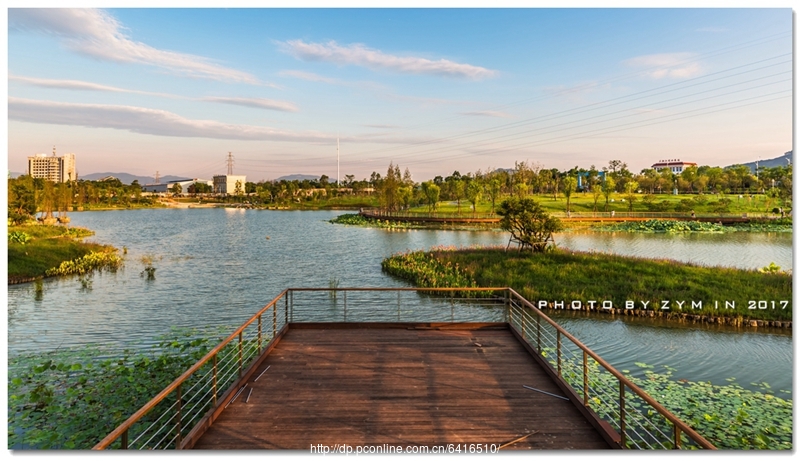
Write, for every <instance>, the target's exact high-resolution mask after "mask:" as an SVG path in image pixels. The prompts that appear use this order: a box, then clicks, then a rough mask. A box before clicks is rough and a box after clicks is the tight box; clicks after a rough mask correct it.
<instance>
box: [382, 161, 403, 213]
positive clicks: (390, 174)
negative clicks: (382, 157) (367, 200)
mask: <svg viewBox="0 0 800 461" xmlns="http://www.w3.org/2000/svg"><path fill="white" fill-rule="evenodd" d="M401 182H402V178H401V176H400V166H399V165H395V164H394V163H393V162H389V169H388V170H387V171H386V177H385V178H383V180H382V181H379V186H378V189H379V190H380V200H381V204H382V205H383V208H384V209H386V210H387V211H394V210H396V209H397V208H398V205H399V203H400V200H399V195H398V194H399V190H400V186H401Z"/></svg>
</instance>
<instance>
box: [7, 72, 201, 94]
mask: <svg viewBox="0 0 800 461" xmlns="http://www.w3.org/2000/svg"><path fill="white" fill-rule="evenodd" d="M8 80H9V81H14V82H20V83H24V84H26V85H33V86H38V87H41V88H55V89H61V90H83V91H107V92H111V93H133V94H146V95H152V96H160V97H164V98H173V99H187V98H181V97H180V96H177V95H174V94H168V93H155V92H152V91H139V90H130V89H127V88H120V87H116V86H109V85H101V84H99V83H92V82H85V81H82V80H54V79H49V78H36V77H23V76H21V75H9V76H8Z"/></svg>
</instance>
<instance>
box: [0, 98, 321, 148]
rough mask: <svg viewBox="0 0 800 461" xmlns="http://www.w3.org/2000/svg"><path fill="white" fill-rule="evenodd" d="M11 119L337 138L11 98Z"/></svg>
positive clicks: (177, 132)
mask: <svg viewBox="0 0 800 461" xmlns="http://www.w3.org/2000/svg"><path fill="white" fill-rule="evenodd" d="M8 119H9V120H17V121H22V122H31V123H50V124H57V125H73V126H75V125H77V126H85V127H91V128H114V129H118V130H127V131H132V132H134V133H141V134H149V135H156V136H175V137H187V138H213V139H236V140H244V141H248V140H249V141H295V142H319V141H327V142H331V141H332V140H333V139H335V138H334V137H332V136H330V135H327V134H323V133H316V132H303V133H298V132H292V131H283V130H276V129H273V128H270V127H262V126H253V125H232V124H227V123H222V122H218V121H215V120H192V119H187V118H184V117H182V116H180V115H178V114H175V113H172V112H167V111H164V110H157V109H147V108H143V107H134V106H114V105H106V104H76V103H63V102H53V101H35V100H30V99H22V98H14V97H10V98H8Z"/></svg>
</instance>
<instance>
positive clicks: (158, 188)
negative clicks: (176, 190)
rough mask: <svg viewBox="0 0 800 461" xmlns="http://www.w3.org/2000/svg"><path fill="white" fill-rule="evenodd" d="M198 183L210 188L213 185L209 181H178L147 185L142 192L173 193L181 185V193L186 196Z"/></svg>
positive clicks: (195, 179)
mask: <svg viewBox="0 0 800 461" xmlns="http://www.w3.org/2000/svg"><path fill="white" fill-rule="evenodd" d="M196 182H199V183H203V184H208V185H209V186H212V185H213V183H212V182H211V181H209V180H207V179H197V178H194V179H178V180H176V181H169V182H168V183H165V184H145V185H144V186H142V192H172V189H173V187H175V184H179V185H180V186H181V193H183V194H186V193H188V191H189V186H191V185H192V184H194V183H196Z"/></svg>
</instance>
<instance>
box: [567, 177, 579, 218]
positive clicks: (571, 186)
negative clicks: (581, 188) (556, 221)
mask: <svg viewBox="0 0 800 461" xmlns="http://www.w3.org/2000/svg"><path fill="white" fill-rule="evenodd" d="M577 187H578V180H577V179H575V177H574V176H567V177H566V178H564V197H566V198H567V213H569V212H570V209H569V199H570V197H571V196H572V193H573V192H575V190H576V188H577Z"/></svg>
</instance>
